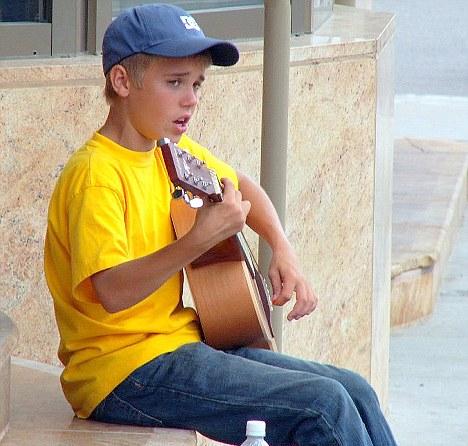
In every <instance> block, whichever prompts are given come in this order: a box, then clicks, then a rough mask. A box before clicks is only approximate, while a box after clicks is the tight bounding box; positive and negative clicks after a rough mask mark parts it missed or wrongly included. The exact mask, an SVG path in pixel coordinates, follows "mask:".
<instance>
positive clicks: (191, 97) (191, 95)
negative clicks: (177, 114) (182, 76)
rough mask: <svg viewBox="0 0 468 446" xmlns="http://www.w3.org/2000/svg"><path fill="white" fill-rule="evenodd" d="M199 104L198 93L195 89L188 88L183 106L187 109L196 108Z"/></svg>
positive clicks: (183, 99)
mask: <svg viewBox="0 0 468 446" xmlns="http://www.w3.org/2000/svg"><path fill="white" fill-rule="evenodd" d="M197 103H198V91H197V90H196V89H195V88H191V87H190V88H187V91H186V92H185V94H184V96H183V98H182V105H184V106H185V107H194V106H195V105H197Z"/></svg>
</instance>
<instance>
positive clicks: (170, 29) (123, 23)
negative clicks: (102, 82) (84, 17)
mask: <svg viewBox="0 0 468 446" xmlns="http://www.w3.org/2000/svg"><path fill="white" fill-rule="evenodd" d="M206 50H208V51H209V52H210V54H211V59H212V62H213V64H214V65H221V66H229V65H234V64H235V63H236V62H237V61H238V60H239V51H238V49H237V48H236V47H235V46H234V45H233V44H232V43H230V42H226V41H223V40H218V39H213V38H210V37H206V36H205V34H203V31H202V30H201V28H200V27H199V26H198V24H197V22H196V21H195V19H194V18H193V17H192V16H191V15H190V14H188V13H187V12H186V11H184V10H183V9H181V8H179V7H177V6H174V5H168V4H162V3H161V4H159V3H158V4H149V5H142V6H136V7H133V8H129V9H126V10H124V11H123V12H122V13H121V14H120V15H119V16H117V17H116V18H115V20H114V21H113V22H112V23H111V24H110V25H109V27H108V28H107V30H106V32H105V34H104V39H103V42H102V66H103V69H104V74H107V72H108V71H109V70H110V69H111V68H112V67H113V66H114V65H116V64H118V63H120V62H121V61H122V60H123V59H125V58H126V57H129V56H131V55H133V54H137V53H145V54H153V55H156V56H164V57H187V56H193V55H195V54H198V53H201V52H203V51H206Z"/></svg>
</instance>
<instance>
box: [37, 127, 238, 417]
mask: <svg viewBox="0 0 468 446" xmlns="http://www.w3.org/2000/svg"><path fill="white" fill-rule="evenodd" d="M178 145H179V146H181V147H182V148H184V149H185V150H187V151H188V152H191V153H192V154H193V155H195V156H197V157H198V158H200V159H203V160H204V161H205V162H206V163H207V165H208V167H210V168H212V169H214V170H215V171H216V172H217V174H218V176H219V177H220V178H221V177H228V178H230V179H231V180H232V181H233V182H234V184H235V185H236V186H237V177H236V174H235V172H234V170H233V169H232V168H231V167H229V166H228V165H226V164H225V163H223V162H221V161H219V160H218V159H216V158H215V157H214V156H213V155H211V154H210V152H209V151H208V150H207V149H205V148H203V147H202V146H200V145H198V144H196V143H195V142H194V141H192V140H191V139H189V138H188V137H186V136H185V135H184V136H183V137H182V138H181V140H180V142H179V144H178ZM170 200H171V184H170V180H169V178H168V176H167V173H166V169H165V167H164V161H163V158H162V154H161V151H160V150H159V149H157V148H156V149H153V150H151V151H149V152H135V151H132V150H128V149H126V148H124V147H122V146H120V145H118V144H117V143H115V142H113V141H111V140H110V139H108V138H106V137H104V136H103V135H101V134H99V133H95V134H94V135H93V137H92V138H91V139H90V140H89V141H88V142H87V143H86V144H85V145H84V146H83V147H81V148H80V149H79V150H78V151H77V152H75V153H74V154H73V155H72V157H71V158H70V160H69V161H68V163H67V165H66V166H65V168H64V170H63V172H62V174H61V176H60V178H59V180H58V182H57V185H56V187H55V190H54V192H53V195H52V198H51V201H50V205H49V215H48V226H47V236H46V242H45V252H44V268H45V274H46V279H47V284H48V286H49V289H50V292H51V295H52V298H53V300H54V307H55V316H56V320H57V325H58V329H59V332H60V346H59V351H58V355H59V358H60V360H61V361H62V363H63V364H64V366H65V369H64V371H63V373H62V376H61V383H62V388H63V391H64V394H65V396H66V398H67V400H68V401H69V402H70V404H71V406H72V408H73V410H74V411H75V413H76V415H77V416H79V417H82V418H86V417H88V416H89V415H90V414H91V412H92V411H93V410H94V408H95V407H96V406H97V405H98V404H99V403H100V402H101V401H102V400H103V399H104V398H105V397H106V396H107V395H108V394H109V393H110V392H111V391H112V389H113V388H115V387H116V386H117V385H118V384H119V383H121V382H122V381H123V380H124V379H125V378H126V377H127V376H128V375H129V374H130V373H131V372H133V371H134V370H135V369H137V368H138V367H140V366H141V365H143V364H145V363H147V362H148V361H150V360H151V359H153V358H155V357H157V356H158V355H161V354H163V353H167V352H170V351H173V350H175V349H177V348H178V347H180V346H182V345H184V344H186V343H190V342H197V341H199V340H200V339H201V333H200V328H199V324H198V318H197V315H196V313H195V312H194V311H193V310H192V309H190V308H184V307H183V306H182V302H181V289H182V274H181V273H178V274H175V275H174V276H172V277H171V278H170V279H169V280H167V282H165V283H164V284H163V285H162V286H161V287H160V288H159V289H158V290H156V291H155V292H154V293H152V294H151V295H149V296H148V297H147V298H145V299H144V300H142V301H140V302H139V303H137V304H136V305H134V306H132V307H130V308H128V309H125V310H123V311H120V312H117V313H113V314H111V313H108V312H106V310H105V309H104V308H103V306H102V305H101V304H100V303H99V301H98V299H97V297H96V295H95V293H94V289H93V287H92V285H91V280H90V276H91V275H93V274H94V273H96V272H98V271H102V270H104V269H107V268H110V267H113V266H116V265H118V264H120V263H123V262H127V261H129V260H132V259H135V258H138V257H142V256H145V255H147V254H150V253H151V252H154V251H157V250H159V249H161V248H163V247H164V246H166V245H168V244H170V243H171V242H173V241H174V239H175V236H174V231H173V228H172V224H171V220H170ZM129 280H131V277H129Z"/></svg>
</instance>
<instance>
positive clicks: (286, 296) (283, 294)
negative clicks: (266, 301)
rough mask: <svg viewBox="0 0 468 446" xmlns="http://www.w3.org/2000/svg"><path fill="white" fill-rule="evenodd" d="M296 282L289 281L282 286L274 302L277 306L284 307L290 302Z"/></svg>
mask: <svg viewBox="0 0 468 446" xmlns="http://www.w3.org/2000/svg"><path fill="white" fill-rule="evenodd" d="M295 283H296V282H295V280H292V279H287V280H286V281H284V282H283V283H282V284H281V289H280V292H279V293H278V296H277V297H276V299H275V300H274V302H273V303H274V304H275V305H284V304H285V303H286V302H288V301H290V300H291V298H292V295H293V292H294V287H295Z"/></svg>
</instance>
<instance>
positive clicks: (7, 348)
mask: <svg viewBox="0 0 468 446" xmlns="http://www.w3.org/2000/svg"><path fill="white" fill-rule="evenodd" d="M17 340H18V331H17V329H16V326H15V324H13V322H12V321H11V320H10V318H9V317H8V316H6V315H5V314H3V313H2V312H0V441H1V440H2V438H3V437H4V436H5V435H6V432H7V430H8V422H9V419H10V355H11V351H12V350H13V347H14V346H15V344H16V342H17Z"/></svg>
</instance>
